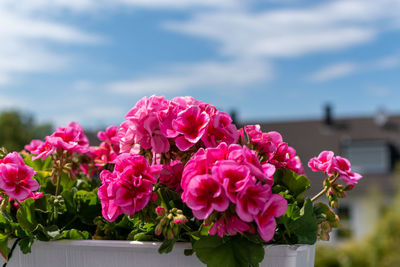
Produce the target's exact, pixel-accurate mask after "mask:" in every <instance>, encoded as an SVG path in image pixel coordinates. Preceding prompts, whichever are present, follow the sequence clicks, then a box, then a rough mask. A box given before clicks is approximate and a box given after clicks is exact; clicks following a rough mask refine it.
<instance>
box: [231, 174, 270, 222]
mask: <svg viewBox="0 0 400 267" xmlns="http://www.w3.org/2000/svg"><path fill="white" fill-rule="evenodd" d="M270 196H271V187H270V186H269V185H267V184H265V185H262V184H261V183H256V181H255V180H253V181H252V183H249V184H248V185H247V187H246V188H245V189H244V190H243V191H241V192H240V193H239V194H238V196H237V200H236V209H235V210H236V213H237V215H238V216H239V218H240V219H242V220H243V221H245V222H251V221H253V219H254V217H255V216H256V215H257V214H258V213H259V212H260V211H262V209H263V208H264V206H265V203H266V202H267V201H268V199H269V198H270Z"/></svg>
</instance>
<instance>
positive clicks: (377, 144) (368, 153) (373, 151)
mask: <svg viewBox="0 0 400 267" xmlns="http://www.w3.org/2000/svg"><path fill="white" fill-rule="evenodd" d="M342 149H343V155H344V157H346V158H348V159H349V160H350V162H351V167H352V170H353V171H355V172H361V173H388V172H390V169H391V155H390V147H389V144H388V143H387V142H385V141H383V140H371V141H351V142H348V143H345V144H344V145H343V147H342Z"/></svg>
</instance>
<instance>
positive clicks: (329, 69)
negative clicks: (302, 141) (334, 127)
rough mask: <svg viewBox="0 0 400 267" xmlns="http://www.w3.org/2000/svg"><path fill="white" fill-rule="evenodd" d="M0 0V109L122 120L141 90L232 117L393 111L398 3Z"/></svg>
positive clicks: (99, 122) (90, 122) (43, 117)
mask: <svg viewBox="0 0 400 267" xmlns="http://www.w3.org/2000/svg"><path fill="white" fill-rule="evenodd" d="M15 2H16V1H13V0H2V1H1V2H0V40H1V41H0V109H8V108H17V109H20V110H23V111H24V112H27V113H32V114H33V115H34V116H35V117H36V118H37V119H38V120H39V121H50V122H53V123H54V124H55V125H64V124H66V123H67V122H68V121H72V120H73V121H78V122H80V123H81V124H83V125H84V126H86V127H91V128H94V127H104V126H106V125H109V124H119V123H120V122H122V120H123V116H124V115H125V114H126V113H127V111H128V110H129V109H130V108H131V107H132V106H133V105H134V104H135V103H136V101H137V100H139V99H140V98H142V97H143V96H150V95H152V94H160V95H165V96H166V97H167V98H172V97H174V96H177V95H192V96H194V97H196V98H199V99H201V100H203V101H206V102H209V103H211V104H214V105H216V106H217V107H219V108H221V109H223V110H224V111H227V112H229V111H231V110H233V109H235V110H236V111H237V112H238V116H239V119H241V120H253V121H254V120H274V121H276V120H287V119H307V118H319V117H321V114H322V107H323V105H324V104H325V103H328V102H330V103H332V105H333V106H334V113H335V115H336V116H368V115H372V114H374V113H376V112H377V110H378V109H380V108H384V109H385V110H386V111H387V112H388V113H390V114H397V113H400V104H399V100H400V90H399V88H398V87H399V85H400V46H399V44H400V35H399V33H400V1H399V0H380V1H376V0H336V1H301V0H282V1H277V0H270V1H268V0H264V1H261V0H260V1H256V0H248V1H238V0H219V1H215V0H214V1H212V0H113V1H111V0H20V1H18V3H15Z"/></svg>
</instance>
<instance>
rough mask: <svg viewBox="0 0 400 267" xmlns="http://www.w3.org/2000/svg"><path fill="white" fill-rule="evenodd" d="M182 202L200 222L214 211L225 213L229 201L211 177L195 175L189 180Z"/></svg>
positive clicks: (217, 182) (215, 180)
mask: <svg viewBox="0 0 400 267" xmlns="http://www.w3.org/2000/svg"><path fill="white" fill-rule="evenodd" d="M182 201H183V202H185V203H186V205H188V207H189V208H191V209H192V211H193V215H194V216H195V217H196V218H197V219H200V220H203V219H206V218H207V217H208V216H210V214H211V213H212V212H213V211H214V210H216V211H220V212H222V211H225V210H226V209H227V208H228V206H229V200H228V198H227V196H226V195H225V192H224V189H223V188H222V186H221V184H220V182H219V181H218V180H217V179H215V178H214V177H212V176H211V175H207V174H205V175H197V176H195V177H194V178H192V179H191V180H190V182H189V183H188V186H187V189H186V191H184V192H183V194H182Z"/></svg>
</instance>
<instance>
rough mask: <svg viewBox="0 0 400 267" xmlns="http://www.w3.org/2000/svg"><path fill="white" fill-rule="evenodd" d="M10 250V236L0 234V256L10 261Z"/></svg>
mask: <svg viewBox="0 0 400 267" xmlns="http://www.w3.org/2000/svg"><path fill="white" fill-rule="evenodd" d="M9 253H10V249H9V248H8V235H6V234H0V254H1V255H2V256H3V257H4V259H5V260H6V261H8V254H9Z"/></svg>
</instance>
